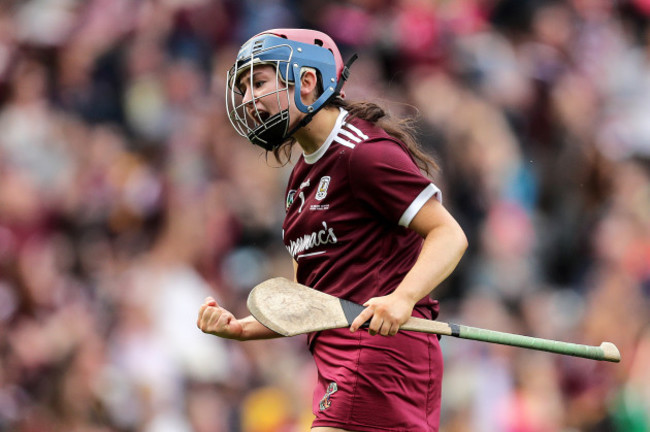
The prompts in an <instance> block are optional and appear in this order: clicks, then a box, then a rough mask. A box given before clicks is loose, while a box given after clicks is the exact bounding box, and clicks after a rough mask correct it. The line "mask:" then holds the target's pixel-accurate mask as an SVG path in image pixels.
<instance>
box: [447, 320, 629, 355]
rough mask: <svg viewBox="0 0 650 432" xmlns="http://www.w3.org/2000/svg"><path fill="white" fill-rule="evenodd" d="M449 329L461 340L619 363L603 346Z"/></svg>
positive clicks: (472, 329) (466, 329)
mask: <svg viewBox="0 0 650 432" xmlns="http://www.w3.org/2000/svg"><path fill="white" fill-rule="evenodd" d="M450 327H451V328H452V334H451V336H455V337H458V338H461V339H472V340H477V341H483V342H493V343H498V344H502V345H511V346H516V347H522V348H529V349H535V350H539V351H547V352H552V353H558V354H565V355H570V356H575V357H582V358H587V359H592V360H607V361H613V362H618V361H620V355H618V352H616V353H614V354H611V353H606V352H605V350H604V349H603V346H589V345H580V344H574V343H570V342H561V341H554V340H549V339H540V338H535V337H531V336H524V335H517V334H512V333H503V332H498V331H493V330H486V329H480V328H476V327H469V326H464V325H458V324H450ZM605 343H607V342H605ZM610 345H611V344H610ZM608 348H609V347H608Z"/></svg>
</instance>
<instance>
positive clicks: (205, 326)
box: [196, 297, 243, 339]
mask: <svg viewBox="0 0 650 432" xmlns="http://www.w3.org/2000/svg"><path fill="white" fill-rule="evenodd" d="M196 325H197V326H198V328H199V329H201V331H202V332H204V333H209V334H213V335H215V336H219V337H222V338H227V339H240V338H241V335H242V331H243V328H242V324H241V323H240V322H239V320H238V319H236V318H235V316H234V315H233V314H232V313H230V312H229V311H227V310H226V309H224V308H222V307H221V306H219V304H218V303H217V301H216V300H215V299H213V298H212V297H208V298H206V299H205V302H204V303H203V304H202V305H201V307H200V308H199V317H198V319H197V321H196Z"/></svg>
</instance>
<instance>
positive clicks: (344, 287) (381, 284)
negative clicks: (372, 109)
mask: <svg viewBox="0 0 650 432" xmlns="http://www.w3.org/2000/svg"><path fill="white" fill-rule="evenodd" d="M433 196H435V197H436V198H437V199H441V193H440V190H439V189H438V188H437V187H436V186H435V185H433V184H432V183H431V181H430V180H429V179H427V178H426V177H425V176H423V175H422V174H421V172H420V170H419V169H418V167H417V165H416V164H415V162H414V161H413V159H412V158H411V156H410V154H409V153H408V151H407V149H406V147H405V146H404V144H403V143H401V142H399V141H398V140H396V139H394V138H392V137H391V136H390V135H388V134H387V133H386V132H385V131H384V130H383V129H381V128H379V127H377V126H375V125H373V124H372V123H369V122H367V121H364V120H360V119H356V118H354V119H350V120H348V119H347V111H345V110H341V114H340V115H339V117H338V119H337V121H336V125H335V126H334V129H333V130H332V132H331V133H330V135H329V136H328V138H327V140H326V141H325V142H324V144H323V145H322V146H321V147H320V148H319V149H318V150H317V151H316V152H314V153H312V154H309V155H302V156H301V157H300V159H299V160H298V162H297V163H296V166H295V167H294V169H293V171H292V173H291V176H290V178H289V184H288V186H287V193H286V211H287V214H286V217H285V220H284V224H283V239H284V243H285V245H286V247H287V249H288V250H289V253H290V254H291V256H292V257H293V259H294V260H295V261H296V262H297V264H298V269H297V280H298V282H300V283H302V284H304V285H307V286H309V287H312V288H315V289H317V290H320V291H323V292H326V293H328V294H331V295H334V296H337V297H341V298H345V299H348V300H350V301H353V302H356V303H364V302H365V301H366V300H368V299H370V298H371V297H376V296H382V295H387V294H389V293H391V292H392V291H393V290H394V289H395V288H396V287H397V285H398V284H399V283H400V282H401V280H402V279H403V278H404V276H405V275H406V273H407V272H408V271H409V269H410V268H411V267H412V266H413V264H414V263H415V260H416V259H417V256H418V254H419V252H420V249H421V247H422V238H421V237H420V236H419V235H418V234H417V233H415V232H414V231H412V230H409V229H407V227H408V225H409V223H410V222H411V220H412V219H413V217H414V216H415V215H416V214H417V212H418V211H419V210H420V208H422V206H423V205H424V204H425V203H426V202H427V201H428V200H429V199H430V198H431V197H433ZM436 303H437V302H434V301H433V300H431V299H430V298H429V296H426V297H425V298H424V299H422V300H421V301H420V302H419V303H418V305H422V306H425V305H427V306H433V305H435V304H436Z"/></svg>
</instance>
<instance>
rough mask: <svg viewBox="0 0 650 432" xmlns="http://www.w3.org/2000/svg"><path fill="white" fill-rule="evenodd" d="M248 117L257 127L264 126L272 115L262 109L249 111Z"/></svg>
mask: <svg viewBox="0 0 650 432" xmlns="http://www.w3.org/2000/svg"><path fill="white" fill-rule="evenodd" d="M248 116H249V117H250V118H251V119H252V120H253V121H254V122H255V124H256V126H258V125H262V124H264V122H266V120H268V119H269V117H271V114H269V113H268V112H266V111H262V110H260V109H257V110H255V109H251V110H249V111H248Z"/></svg>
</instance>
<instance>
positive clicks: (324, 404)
mask: <svg viewBox="0 0 650 432" xmlns="http://www.w3.org/2000/svg"><path fill="white" fill-rule="evenodd" d="M338 389H339V387H338V386H337V385H336V383H335V382H334V381H332V382H331V383H330V385H328V386H327V391H326V392H325V396H323V399H321V400H320V404H319V407H320V410H321V411H325V410H326V409H327V408H329V407H331V406H332V399H331V396H332V395H333V394H334V393H336V392H337V390H338Z"/></svg>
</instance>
